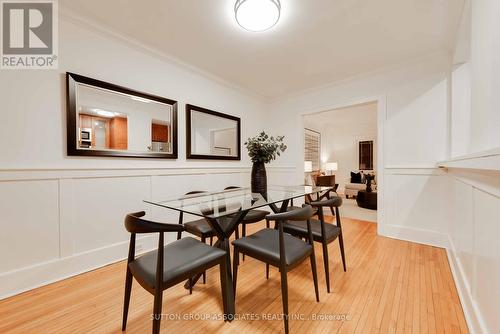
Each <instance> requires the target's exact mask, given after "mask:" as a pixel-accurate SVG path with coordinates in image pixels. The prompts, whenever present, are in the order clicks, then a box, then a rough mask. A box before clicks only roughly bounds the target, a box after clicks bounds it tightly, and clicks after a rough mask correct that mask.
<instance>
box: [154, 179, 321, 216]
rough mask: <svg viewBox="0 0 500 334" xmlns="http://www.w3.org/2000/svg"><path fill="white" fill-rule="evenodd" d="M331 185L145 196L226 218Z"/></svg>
mask: <svg viewBox="0 0 500 334" xmlns="http://www.w3.org/2000/svg"><path fill="white" fill-rule="evenodd" d="M329 189H331V187H317V186H268V188H267V193H266V194H264V195H262V194H259V193H253V192H252V191H251V189H250V188H236V189H229V190H223V191H218V192H203V193H196V194H192V195H184V196H180V197H174V198H169V199H164V200H144V202H146V203H149V204H152V205H156V206H160V207H164V208H167V209H172V210H176V211H180V212H185V213H188V214H192V215H196V216H200V217H208V218H215V219H217V218H223V217H226V216H229V215H232V214H235V213H237V212H240V211H247V210H253V209H257V208H260V207H263V206H267V205H269V204H275V203H279V202H283V201H285V200H290V199H294V198H299V197H302V196H306V195H313V194H317V193H321V192H323V191H327V190H329Z"/></svg>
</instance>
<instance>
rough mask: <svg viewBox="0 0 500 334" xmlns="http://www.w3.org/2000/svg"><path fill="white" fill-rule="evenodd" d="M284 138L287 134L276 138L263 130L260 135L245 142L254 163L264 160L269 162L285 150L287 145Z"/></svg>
mask: <svg viewBox="0 0 500 334" xmlns="http://www.w3.org/2000/svg"><path fill="white" fill-rule="evenodd" d="M284 138H285V136H277V137H276V138H275V137H274V136H269V135H268V134H267V133H265V132H264V131H262V132H261V133H260V134H259V135H258V136H255V137H253V138H248V140H247V141H246V142H245V146H246V148H247V150H248V156H249V157H250V159H251V160H252V162H253V163H256V162H263V163H265V164H267V163H269V162H271V161H273V160H275V159H276V158H277V157H279V156H280V155H281V153H283V152H285V150H286V148H287V147H286V145H285V143H284V142H283V139H284Z"/></svg>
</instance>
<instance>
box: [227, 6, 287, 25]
mask: <svg viewBox="0 0 500 334" xmlns="http://www.w3.org/2000/svg"><path fill="white" fill-rule="evenodd" d="M280 12H281V4H280V1H279V0H237V1H236V4H235V5H234V14H235V16H236V22H238V24H239V25H240V26H242V27H243V28H244V29H246V30H250V31H264V30H267V29H269V28H272V27H273V26H274V25H275V24H276V23H277V22H278V20H279V18H280Z"/></svg>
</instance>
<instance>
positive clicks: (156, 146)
mask: <svg viewBox="0 0 500 334" xmlns="http://www.w3.org/2000/svg"><path fill="white" fill-rule="evenodd" d="M66 84H67V151H68V155H70V156H103V157H130V158H161V159H176V158H177V101H174V100H170V99H167V98H163V97H159V96H155V95H151V94H147V93H143V92H139V91H135V90H132V89H128V88H125V87H122V86H118V85H114V84H110V83H107V82H104V81H100V80H96V79H92V78H88V77H84V76H81V75H78V74H74V73H69V72H68V73H66Z"/></svg>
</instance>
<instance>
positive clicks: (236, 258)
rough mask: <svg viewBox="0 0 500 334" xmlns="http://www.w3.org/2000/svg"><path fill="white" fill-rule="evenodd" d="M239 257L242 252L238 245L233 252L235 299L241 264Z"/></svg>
mask: <svg viewBox="0 0 500 334" xmlns="http://www.w3.org/2000/svg"><path fill="white" fill-rule="evenodd" d="M239 257H240V252H239V251H238V248H237V247H234V254H233V293H234V299H235V300H236V282H237V280H238V265H239V264H240V261H239Z"/></svg>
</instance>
